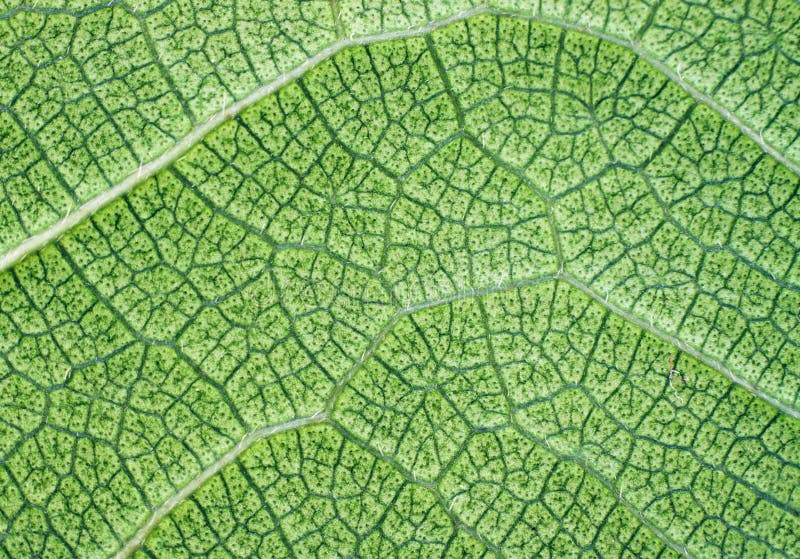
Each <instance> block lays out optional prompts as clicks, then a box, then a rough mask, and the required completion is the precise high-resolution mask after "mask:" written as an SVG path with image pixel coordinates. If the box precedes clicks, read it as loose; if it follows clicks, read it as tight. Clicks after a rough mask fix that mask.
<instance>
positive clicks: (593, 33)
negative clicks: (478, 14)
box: [487, 9, 800, 175]
mask: <svg viewBox="0 0 800 559" xmlns="http://www.w3.org/2000/svg"><path fill="white" fill-rule="evenodd" d="M487 12H488V13H491V14H493V15H497V16H507V17H520V18H524V19H529V20H531V21H538V22H541V23H545V24H548V25H552V26H554V27H560V28H561V29H566V30H568V31H575V32H577V33H581V34H583V35H588V36H590V37H595V38H597V39H600V40H601V41H606V42H609V43H613V44H615V45H618V46H620V47H622V48H624V49H627V50H629V51H631V52H633V53H634V54H636V55H637V56H638V57H639V58H641V59H642V60H644V61H645V62H647V63H648V64H649V65H650V66H652V67H653V68H655V69H656V70H658V71H659V72H661V73H662V74H663V75H664V76H666V77H667V78H669V80H670V81H672V82H673V83H675V84H677V85H678V86H679V87H680V88H681V89H683V90H684V91H685V92H686V93H688V94H689V96H690V97H691V98H692V99H694V100H695V101H697V102H698V103H702V104H703V105H706V106H708V107H709V108H711V109H712V110H713V111H714V112H715V113H717V114H718V115H719V116H721V117H722V118H723V119H725V120H726V121H728V122H729V123H731V124H733V125H734V126H735V127H736V128H737V129H739V131H740V132H742V133H743V134H744V135H746V136H747V137H749V138H750V139H751V140H753V141H754V142H755V143H756V144H757V145H758V146H759V147H760V148H761V149H762V150H763V151H764V152H765V153H767V154H768V155H769V156H770V157H772V158H773V159H775V160H776V161H778V162H779V163H780V164H781V165H783V166H784V167H786V168H787V169H789V170H790V171H792V172H793V173H794V174H795V175H800V164H799V163H797V162H795V161H793V160H792V159H789V158H788V157H786V156H785V155H783V154H782V153H781V152H780V150H778V149H777V148H776V147H775V146H773V145H772V144H770V143H768V142H767V141H766V140H764V136H763V135H762V132H757V131H756V130H755V129H754V128H753V127H752V126H750V125H749V124H748V123H746V122H745V121H744V120H742V119H741V118H739V117H738V116H736V115H735V114H734V113H733V112H732V111H730V110H729V109H727V108H725V107H723V106H722V105H721V104H720V103H718V102H717V101H716V100H715V99H714V98H713V97H711V96H710V95H708V94H706V93H703V92H702V91H700V90H699V89H697V88H695V87H694V86H693V85H692V84H690V83H689V82H687V81H686V80H685V79H683V76H681V75H680V73H678V72H677V71H675V70H673V69H672V68H670V67H669V66H667V65H666V64H664V63H663V62H661V61H660V60H659V59H658V58H657V57H656V56H655V55H654V54H653V53H651V52H650V51H648V50H647V49H645V48H643V47H642V46H641V45H639V44H637V43H636V42H635V41H631V40H625V39H622V38H620V37H617V36H615V35H610V34H608V33H605V32H603V31H600V30H598V29H593V28H592V27H589V26H588V25H578V24H575V23H569V22H566V21H562V20H560V19H557V18H553V17H548V16H542V15H538V14H530V15H529V14H524V13H519V12H515V11H508V10H497V9H490V10H487Z"/></svg>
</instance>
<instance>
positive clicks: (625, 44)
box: [0, 5, 800, 272]
mask: <svg viewBox="0 0 800 559" xmlns="http://www.w3.org/2000/svg"><path fill="white" fill-rule="evenodd" d="M481 14H491V15H496V16H504V17H515V18H520V19H526V20H530V21H537V22H541V23H544V24H547V25H552V26H555V27H559V28H561V29H566V30H569V31H573V32H576V33H580V34H583V35H588V36H591V37H595V38H597V39H600V40H602V41H606V42H609V43H613V44H615V45H618V46H620V47H622V48H625V49H627V50H629V51H631V52H633V53H634V54H636V55H637V56H638V57H639V58H641V59H642V60H644V61H645V62H647V63H648V64H650V66H652V67H653V68H654V69H655V70H657V71H659V72H660V73H662V74H663V75H664V76H666V77H667V78H668V79H669V80H670V81H672V82H673V83H675V84H677V85H678V86H679V87H681V89H683V90H684V91H685V92H686V93H687V94H688V95H689V96H690V97H692V98H693V99H694V100H695V101H696V102H698V103H702V104H704V105H706V106H708V107H709V108H711V109H712V110H713V111H714V112H715V113H717V114H718V115H719V116H720V117H721V118H723V119H724V120H725V121H727V122H729V123H730V124H732V125H733V126H735V127H736V128H737V129H738V130H739V131H740V132H742V133H743V134H744V135H746V136H747V137H749V138H750V139H751V140H753V142H755V144H756V145H758V146H759V147H760V148H761V150H763V151H764V152H765V153H766V154H768V155H769V156H770V157H772V158H773V159H775V160H776V161H778V162H779V163H780V164H781V165H783V166H784V167H786V168H787V169H789V170H791V171H792V172H793V173H795V174H796V175H800V163H798V162H796V161H794V160H792V159H790V158H789V157H787V156H786V155H784V154H783V153H781V151H780V150H778V149H777V148H775V147H774V146H773V145H771V144H770V143H768V142H767V141H766V140H764V138H763V136H762V135H761V133H759V132H756V130H755V129H754V128H753V127H752V126H750V125H749V124H748V123H747V122H745V121H744V120H743V119H741V118H739V117H738V116H737V115H736V114H734V113H733V112H732V111H730V110H729V109H727V108H725V107H724V106H723V105H722V104H720V103H718V102H717V101H716V100H715V99H714V98H713V97H711V96H710V95H707V94H705V93H702V92H701V91H699V90H698V89H696V88H695V87H693V86H692V85H691V84H689V83H688V82H686V81H685V80H684V79H683V77H682V76H681V75H680V74H679V73H678V72H676V71H675V70H673V69H672V68H670V67H669V66H667V65H666V64H664V63H663V62H661V61H660V60H659V59H658V58H657V57H656V56H655V55H653V54H652V53H651V52H649V51H648V50H646V49H645V48H643V47H642V46H641V45H639V44H637V43H636V42H635V41H630V40H625V39H622V38H620V37H617V36H615V35H611V34H608V33H606V32H604V31H600V30H597V29H594V28H592V27H590V26H583V25H578V24H575V23H570V22H566V21H563V20H561V19H558V18H554V17H549V16H542V15H536V14H525V13H521V12H514V11H508V10H499V9H495V8H490V7H488V6H485V5H484V6H478V7H476V8H472V9H469V10H465V11H463V12H459V13H457V14H455V15H453V16H450V17H447V18H442V19H439V20H436V21H432V22H429V23H428V24H426V25H422V26H418V27H413V28H410V29H403V30H395V31H387V32H383V33H377V34H373V35H364V36H360V37H352V36H351V37H347V38H344V39H341V40H339V41H336V42H334V43H332V44H331V45H329V46H328V47H326V48H324V49H322V50H321V51H319V52H318V53H317V54H315V55H314V56H312V57H311V58H308V59H307V60H305V61H304V62H303V63H302V64H300V65H299V66H297V67H295V68H293V69H292V70H290V71H288V72H286V73H284V74H281V75H280V76H278V77H277V78H275V79H274V80H273V81H271V82H270V83H268V84H266V85H263V86H261V87H259V88H258V89H256V90H255V91H253V92H252V93H251V94H250V95H248V96H247V97H245V98H243V99H241V100H239V101H237V102H236V103H232V104H231V105H230V106H228V107H223V109H222V110H221V111H219V112H218V113H216V114H214V115H213V116H211V117H210V118H209V119H208V120H206V121H205V122H203V123H202V124H200V125H199V126H197V127H196V128H195V129H193V130H192V131H191V132H190V133H189V134H187V135H186V136H185V137H184V138H183V139H181V140H180V141H179V142H177V143H176V144H174V145H173V146H172V147H171V148H169V149H168V150H166V151H165V152H164V153H162V154H161V155H160V156H159V157H157V158H155V159H153V160H151V161H149V162H148V163H146V164H143V165H141V166H140V167H139V168H138V169H136V170H135V171H134V172H132V173H131V174H129V175H128V176H127V177H125V179H123V180H122V181H121V182H119V183H117V184H116V185H114V186H113V187H111V188H110V189H108V190H104V191H103V192H102V193H101V194H99V195H98V196H96V197H94V198H92V199H91V200H89V201H87V202H85V203H83V204H81V205H80V206H79V207H77V208H76V209H75V210H74V211H71V212H70V213H68V214H67V215H66V216H65V217H64V218H63V219H61V220H60V221H58V222H56V223H54V224H53V225H52V226H50V227H48V228H47V229H44V230H42V231H40V232H39V233H36V234H34V235H32V236H30V237H28V238H27V239H25V240H24V241H23V242H21V243H20V244H18V245H17V246H15V247H13V248H12V249H10V250H8V251H7V252H6V253H4V254H3V255H2V256H0V272H2V271H4V270H7V269H9V268H11V267H12V266H14V265H15V264H17V263H19V262H20V261H22V260H23V259H24V258H25V257H26V256H28V255H29V254H32V253H34V252H36V251H38V250H40V249H42V248H43V247H45V246H47V245H48V244H49V243H51V242H53V241H56V240H57V239H58V238H60V237H61V236H62V235H64V234H65V233H67V232H68V231H69V230H71V229H72V228H73V227H75V226H76V225H78V224H79V223H81V222H82V221H83V220H84V219H86V218H87V217H89V216H91V215H92V214H94V213H96V212H97V211H99V210H100V209H102V208H103V207H105V206H107V205H108V204H110V203H111V202H113V201H114V200H116V199H117V198H120V197H121V196H123V195H125V194H127V193H128V192H130V191H131V190H133V188H135V187H136V186H137V185H139V184H141V183H143V182H144V181H146V180H147V179H149V178H151V177H153V176H155V175H156V174H158V173H159V172H160V171H162V170H163V169H165V168H167V167H169V166H170V165H171V164H172V163H174V162H175V161H177V160H178V159H180V157H182V156H183V155H184V154H186V152H188V151H189V150H190V149H191V148H192V147H193V146H195V145H196V144H198V143H199V142H200V141H202V140H203V138H205V137H206V136H207V135H208V134H209V133H210V132H212V131H213V130H215V129H216V128H218V127H219V126H220V125H222V124H223V123H224V122H226V121H228V120H230V119H232V118H234V117H235V116H236V115H238V114H239V113H241V112H242V111H244V110H245V109H247V108H248V107H251V106H252V105H255V104H256V103H258V102H259V101H261V100H262V99H264V98H265V97H266V96H268V95H270V94H272V93H274V92H276V91H277V90H279V89H280V88H282V87H283V86H285V85H286V84H288V83H291V82H292V81H294V80H296V79H298V78H300V77H302V76H303V75H304V74H305V73H306V72H308V71H309V70H311V69H312V68H314V67H315V66H317V65H318V64H320V63H321V62H324V61H325V60H328V59H329V58H331V57H333V56H334V55H335V54H336V53H338V52H340V51H342V50H343V49H346V48H348V47H352V46H360V45H369V44H373V43H379V42H384V41H392V40H398V39H404V38H409V37H418V36H423V35H427V34H429V33H431V32H433V31H435V30H436V29H439V28H441V27H444V26H447V25H449V24H451V23H455V22H458V21H463V20H465V19H468V18H470V17H473V16H477V15H481Z"/></svg>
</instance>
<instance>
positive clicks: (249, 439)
mask: <svg viewBox="0 0 800 559" xmlns="http://www.w3.org/2000/svg"><path fill="white" fill-rule="evenodd" d="M554 279H555V276H554V275H544V276H539V277H535V278H523V279H520V280H516V281H512V282H507V283H503V284H500V285H492V286H487V287H483V288H476V289H468V290H466V291H459V292H455V293H452V294H449V295H446V296H444V297H441V298H438V299H431V300H428V301H423V302H420V303H416V304H412V305H409V306H406V307H403V308H401V309H400V310H398V311H397V312H396V313H395V314H394V315H392V317H391V318H389V320H387V321H386V324H384V325H383V327H382V328H381V330H380V332H379V333H378V334H377V335H376V336H375V338H374V339H373V341H372V343H371V344H370V345H369V347H368V348H367V349H366V350H365V351H364V353H363V354H362V355H361V357H360V358H359V359H358V360H356V361H355V362H354V363H353V365H352V366H351V367H350V369H349V370H348V371H347V373H346V374H345V375H344V377H342V380H341V381H339V382H338V383H337V384H336V386H335V387H334V388H333V390H332V391H331V395H330V396H329V398H328V404H327V405H326V406H325V409H324V410H320V411H318V412H316V413H314V414H313V415H310V416H307V417H303V418H299V419H293V420H291V421H287V422H286V423H281V424H280V425H273V426H269V427H264V428H261V429H258V430H255V431H250V432H249V433H247V434H246V435H245V436H244V437H242V439H241V440H240V441H239V443H238V444H236V446H234V447H233V448H232V449H230V450H229V451H228V452H226V453H225V454H224V455H223V456H222V457H221V458H219V459H218V460H217V461H216V462H214V463H213V464H211V465H210V466H209V467H208V468H206V469H205V470H203V471H202V472H201V473H200V474H199V475H198V476H197V477H195V478H194V479H192V480H191V481H190V482H189V483H188V484H186V485H185V486H184V487H182V488H181V489H180V491H178V492H177V493H176V494H174V495H173V496H171V497H170V498H169V499H167V500H166V501H165V502H164V503H163V504H162V505H161V506H159V507H158V508H157V509H156V510H154V511H153V513H152V514H151V515H150V517H149V518H148V519H147V522H145V524H144V525H142V527H141V528H139V530H137V531H136V533H135V534H134V535H133V536H132V537H131V538H130V539H129V540H128V541H127V542H126V543H125V545H124V547H123V548H122V549H120V551H119V552H117V554H116V555H115V556H114V559H125V558H127V557H130V556H131V554H132V553H133V552H134V551H136V550H137V549H138V548H139V547H141V545H142V544H143V543H144V541H145V539H147V536H148V535H149V534H150V533H151V532H152V531H153V529H154V528H155V527H156V525H157V524H158V523H159V522H160V521H161V520H162V519H163V518H164V517H166V516H167V515H168V514H169V513H170V512H171V511H172V510H173V509H174V508H175V507H176V506H178V505H179V504H180V503H181V502H183V501H184V500H185V499H186V498H187V497H189V496H190V495H191V494H192V493H194V492H195V491H197V489H198V488H199V487H200V486H202V485H203V483H205V482H206V481H207V480H208V479H209V478H211V477H212V476H214V475H215V474H216V473H217V472H219V471H220V470H221V469H222V468H224V467H225V466H227V465H228V464H230V463H231V462H233V461H234V460H236V458H237V457H238V456H239V455H240V454H241V453H242V452H244V451H245V450H247V449H248V448H249V447H250V446H251V445H252V444H253V443H254V442H256V441H258V440H261V439H264V438H267V437H270V436H272V435H275V434H277V433H283V432H285V431H290V430H294V429H298V428H300V427H303V426H305V425H311V424H314V423H322V422H324V421H326V420H327V419H328V416H329V414H330V412H331V411H332V410H333V408H334V406H335V405H336V401H337V400H338V398H339V396H340V394H341V393H342V391H343V390H344V388H345V386H346V385H347V383H348V382H349V381H350V380H351V379H352V378H353V377H354V376H355V374H356V373H357V372H358V371H359V370H360V369H361V367H363V366H364V364H365V363H366V362H367V361H368V360H369V359H370V357H372V355H374V353H375V351H376V350H377V349H378V347H379V346H380V344H381V342H382V341H383V340H384V338H385V337H386V336H387V335H388V334H389V332H391V331H392V329H393V328H394V326H395V325H396V324H397V322H398V321H400V320H401V319H402V318H403V317H405V316H408V315H410V314H412V313H415V312H417V311H420V310H423V309H428V308H432V307H437V306H439V305H445V304H448V303H452V302H454V301H458V300H461V299H467V298H472V297H483V296H485V295H489V294H491V293H501V292H505V291H511V290H514V289H520V288H523V287H528V286H532V285H538V284H540V283H546V282H548V281H553V280H554Z"/></svg>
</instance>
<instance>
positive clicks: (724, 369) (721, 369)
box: [559, 272, 800, 419]
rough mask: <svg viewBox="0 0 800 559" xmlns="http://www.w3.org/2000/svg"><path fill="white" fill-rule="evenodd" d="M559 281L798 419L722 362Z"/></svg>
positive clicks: (595, 295) (581, 285) (796, 413)
mask: <svg viewBox="0 0 800 559" xmlns="http://www.w3.org/2000/svg"><path fill="white" fill-rule="evenodd" d="M559 279H561V280H564V281H565V282H566V283H568V284H569V285H571V286H572V287H574V288H575V289H578V290H579V291H581V292H583V293H585V294H586V295H588V296H589V297H591V298H592V299H594V300H595V301H597V302H598V303H600V304H601V305H602V306H603V307H605V308H606V309H608V310H609V311H611V312H613V313H614V314H616V315H618V316H620V317H622V318H624V319H625V320H627V321H628V322H631V323H632V324H635V325H636V326H638V327H639V328H641V329H643V330H645V331H647V332H650V333H651V334H653V335H655V336H656V337H658V338H660V339H661V340H664V341H665V342H668V343H670V344H672V345H674V346H675V347H677V348H678V349H680V350H681V351H682V352H683V353H685V354H687V355H690V356H692V357H694V358H695V359H697V360H698V361H700V362H701V363H703V364H705V365H707V366H708V367H710V368H711V369H713V370H715V371H717V372H718V373H720V374H722V375H724V376H725V377H727V378H728V379H729V380H730V381H731V382H733V383H735V384H738V385H739V386H741V387H742V388H744V389H745V390H747V391H748V392H749V393H750V394H752V395H753V396H755V397H757V398H759V399H760V400H763V401H764V402H766V403H767V404H769V405H770V406H772V407H774V408H776V409H778V410H780V411H781V412H783V413H785V414H786V415H788V416H789V417H793V418H795V419H800V410H797V409H795V408H793V407H791V406H789V405H787V404H785V403H784V402H782V401H780V400H778V399H777V398H775V397H774V396H771V395H769V394H766V393H764V392H763V391H762V390H760V389H759V388H758V387H757V386H756V385H754V384H753V383H752V382H750V381H748V380H747V379H744V378H742V377H740V376H739V375H737V374H736V373H734V372H733V371H732V370H731V369H730V368H728V366H727V365H725V363H723V362H722V361H720V360H717V359H713V358H711V357H709V356H708V355H706V354H705V353H703V352H702V351H700V350H698V349H697V348H695V347H693V346H691V345H689V344H687V343H686V342H684V341H683V340H681V339H679V338H678V337H676V336H674V335H673V334H670V333H668V332H665V331H664V330H661V329H660V328H658V327H657V326H654V325H652V324H650V323H649V322H647V321H646V320H643V319H641V318H639V317H638V316H636V315H634V314H633V313H631V312H629V311H627V310H625V309H623V308H622V307H618V306H617V305H615V304H614V303H613V302H611V301H607V300H606V298H605V297H603V296H601V295H600V294H599V293H597V292H595V291H594V290H593V289H592V288H591V287H589V286H588V285H586V284H584V283H583V282H581V281H580V280H578V279H576V278H574V277H573V276H571V275H570V274H568V273H566V272H565V273H563V274H561V275H560V277H559Z"/></svg>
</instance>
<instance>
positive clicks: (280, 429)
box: [114, 412, 328, 559]
mask: <svg viewBox="0 0 800 559" xmlns="http://www.w3.org/2000/svg"><path fill="white" fill-rule="evenodd" d="M327 417H328V415H327V413H325V412H317V413H315V414H314V415H310V416H307V417H301V418H298V419H292V420H291V421H287V422H286V423H281V424H279V425H272V426H269V427H264V428H263V429H258V430H257V431H250V432H249V433H247V434H246V435H245V436H244V437H242V439H241V440H240V441H239V442H238V443H237V444H236V446H234V447H233V448H232V449H230V450H229V451H228V452H226V453H225V454H223V455H222V456H221V457H220V458H219V459H217V460H216V461H215V462H214V463H213V464H211V465H210V466H209V467H207V468H206V469H204V470H203V471H202V472H200V473H199V474H198V475H197V476H196V477H195V478H194V479H192V480H191V481H190V482H189V483H187V484H186V485H184V486H183V487H182V488H181V489H180V491H178V492H177V493H175V494H174V495H172V496H171V497H170V498H169V499H167V500H166V501H164V503H163V504H162V505H161V506H160V507H158V508H157V509H155V510H154V511H153V513H152V514H151V515H150V517H149V518H148V519H147V522H145V523H144V524H143V525H142V527H141V528H139V530H137V531H136V533H135V534H134V535H133V536H132V537H131V538H130V539H129V540H128V541H127V542H126V543H125V546H124V547H123V548H122V549H120V550H119V551H118V552H117V554H116V555H115V556H114V559H125V558H127V557H130V556H131V555H132V554H133V553H134V552H135V551H136V550H137V549H138V548H139V547H140V546H141V545H142V544H143V543H144V541H145V539H146V538H147V536H148V535H150V532H152V531H153V529H154V528H155V527H156V526H157V525H158V523H159V522H160V521H161V520H162V519H163V518H164V517H165V516H167V515H168V514H169V513H170V512H172V510H173V509H174V508H175V507H177V506H178V505H179V504H181V503H182V502H183V501H184V500H185V499H186V498H187V497H189V496H190V495H191V494H192V493H194V492H195V491H197V489H198V488H199V487H200V486H202V485H203V483H205V482H206V481H207V480H208V479H209V478H211V477H213V476H214V475H216V474H217V473H218V472H219V471H220V470H222V469H223V468H224V467H225V466H227V465H228V464H230V463H231V462H233V461H234V460H236V458H237V457H238V456H239V455H240V454H241V453H242V452H244V451H245V450H247V449H248V448H250V446H252V444H253V443H254V442H256V441H259V440H261V439H266V438H267V437H271V436H272V435H277V434H278V433H284V432H286V431H292V430H295V429H299V428H300V427H304V426H306V425H311V424H314V423H322V422H323V421H325V420H326V419H327Z"/></svg>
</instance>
